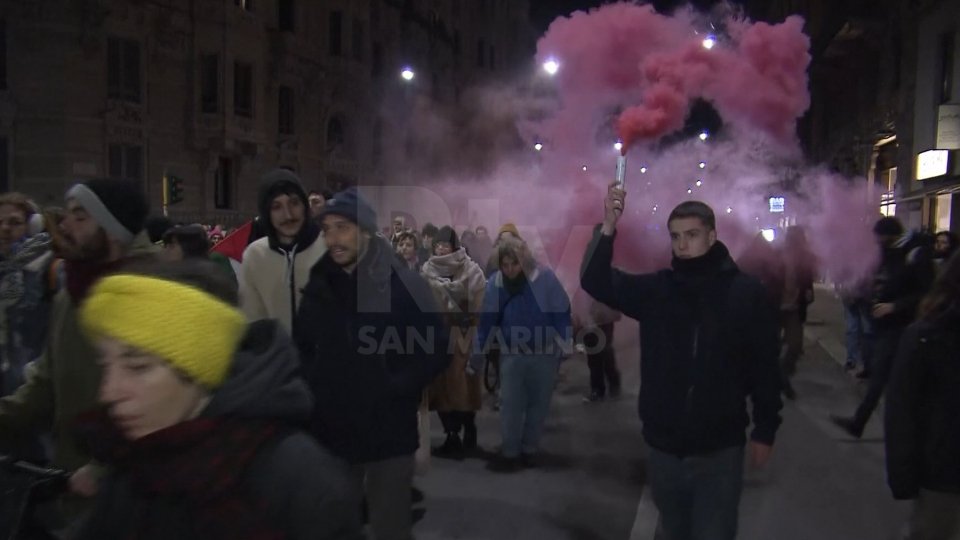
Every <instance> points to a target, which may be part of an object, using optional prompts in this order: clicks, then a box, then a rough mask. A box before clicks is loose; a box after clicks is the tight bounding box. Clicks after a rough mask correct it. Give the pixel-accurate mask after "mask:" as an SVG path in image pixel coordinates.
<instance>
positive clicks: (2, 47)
mask: <svg viewBox="0 0 960 540" xmlns="http://www.w3.org/2000/svg"><path fill="white" fill-rule="evenodd" d="M6 89H7V20H6V19H0V90H6ZM0 174H6V173H5V172H0ZM4 191H6V190H4Z"/></svg>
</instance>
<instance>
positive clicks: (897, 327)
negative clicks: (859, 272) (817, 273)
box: [830, 217, 936, 439]
mask: <svg viewBox="0 0 960 540" xmlns="http://www.w3.org/2000/svg"><path fill="white" fill-rule="evenodd" d="M873 233H874V235H875V237H876V240H877V245H878V246H879V248H880V266H879V267H878V268H877V271H876V274H875V275H874V279H873V298H872V299H871V304H872V311H871V314H872V315H873V332H874V344H873V351H872V354H871V357H870V364H871V365H870V366H867V369H868V370H869V378H870V383H869V385H868V387H867V393H866V395H865V396H864V397H863V400H862V401H861V402H860V405H859V406H858V407H857V410H856V412H854V414H853V416H850V417H847V416H838V415H831V416H830V419H831V420H832V421H833V423H834V424H836V425H837V426H838V427H840V428H841V429H843V430H844V431H846V432H847V433H848V434H849V435H851V436H852V437H855V438H858V439H859V438H860V437H862V436H863V430H864V427H866V425H867V422H868V421H869V420H870V417H871V416H872V415H873V411H874V409H876V408H877V405H878V404H879V403H880V397H881V396H883V392H884V390H886V388H887V383H888V382H889V379H890V369H891V368H892V367H893V360H894V358H895V357H896V354H897V348H898V347H899V343H900V336H901V335H903V330H904V329H905V328H906V327H907V326H908V325H909V324H910V323H912V322H913V321H914V319H915V317H916V313H917V308H918V306H919V305H920V300H922V299H923V297H924V296H925V295H926V294H927V291H929V290H930V286H931V284H932V283H933V279H934V275H935V273H936V269H935V267H934V264H933V260H932V258H931V253H930V251H929V250H928V249H927V247H925V246H924V245H923V244H922V243H921V242H920V239H919V238H918V237H917V236H916V235H914V234H910V233H906V234H905V232H904V229H903V224H901V223H900V221H899V220H898V219H897V218H895V217H884V218H880V219H879V220H878V221H877V222H876V224H875V225H874V227H873Z"/></svg>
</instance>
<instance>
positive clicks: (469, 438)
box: [463, 424, 477, 452]
mask: <svg viewBox="0 0 960 540" xmlns="http://www.w3.org/2000/svg"><path fill="white" fill-rule="evenodd" d="M463 449H464V450H465V451H467V452H472V451H474V450H476V449H477V425H476V424H473V425H466V426H463Z"/></svg>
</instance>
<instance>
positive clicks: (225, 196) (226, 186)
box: [213, 157, 233, 210]
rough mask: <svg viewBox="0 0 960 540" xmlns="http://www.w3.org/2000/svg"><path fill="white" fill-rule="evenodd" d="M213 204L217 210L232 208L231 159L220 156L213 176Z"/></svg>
mask: <svg viewBox="0 0 960 540" xmlns="http://www.w3.org/2000/svg"><path fill="white" fill-rule="evenodd" d="M213 206H214V207H215V208H216V209H217V210H229V209H231V208H233V160H232V159H230V158H228V157H221V158H220V164H219V166H218V167H217V172H216V173H215V174H214V177H213Z"/></svg>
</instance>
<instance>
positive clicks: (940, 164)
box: [917, 150, 950, 180]
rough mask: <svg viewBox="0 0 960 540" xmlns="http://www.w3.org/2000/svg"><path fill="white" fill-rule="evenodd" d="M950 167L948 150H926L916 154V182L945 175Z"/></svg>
mask: <svg viewBox="0 0 960 540" xmlns="http://www.w3.org/2000/svg"><path fill="white" fill-rule="evenodd" d="M949 165H950V151H949V150H927V151H926V152H920V153H919V154H917V180H926V179H928V178H936V177H938V176H943V175H945V174H947V171H948V170H949Z"/></svg>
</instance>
